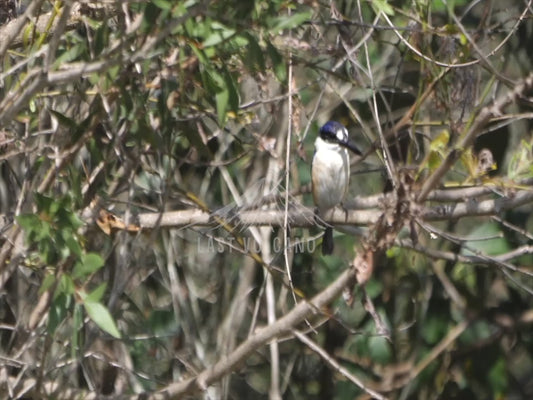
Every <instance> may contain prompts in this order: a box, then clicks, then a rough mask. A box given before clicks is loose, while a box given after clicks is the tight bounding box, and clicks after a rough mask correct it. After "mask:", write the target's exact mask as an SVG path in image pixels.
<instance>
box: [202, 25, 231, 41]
mask: <svg viewBox="0 0 533 400" xmlns="http://www.w3.org/2000/svg"><path fill="white" fill-rule="evenodd" d="M211 28H212V29H213V32H211V33H210V34H209V35H208V36H207V37H206V38H205V40H204V42H203V46H204V47H210V46H216V45H217V44H219V43H221V42H223V41H225V40H226V39H228V38H230V37H232V36H233V35H235V32H236V31H235V29H231V28H228V27H226V26H224V25H222V24H221V23H218V22H213V24H211Z"/></svg>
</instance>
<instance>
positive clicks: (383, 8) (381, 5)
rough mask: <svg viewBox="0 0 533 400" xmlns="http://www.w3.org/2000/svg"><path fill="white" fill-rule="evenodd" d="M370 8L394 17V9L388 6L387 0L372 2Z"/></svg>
mask: <svg viewBox="0 0 533 400" xmlns="http://www.w3.org/2000/svg"><path fill="white" fill-rule="evenodd" d="M372 6H373V7H374V9H375V10H376V11H378V12H382V13H384V14H387V15H394V9H393V8H392V7H391V6H390V5H389V3H388V2H387V0H372Z"/></svg>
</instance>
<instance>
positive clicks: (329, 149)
mask: <svg viewBox="0 0 533 400" xmlns="http://www.w3.org/2000/svg"><path fill="white" fill-rule="evenodd" d="M349 175H350V164H349V158H348V152H347V151H346V149H345V148H343V147H341V146H339V145H338V144H335V143H328V142H325V141H324V140H322V139H321V138H320V137H319V138H317V139H316V141H315V155H314V157H313V164H312V167H311V177H312V181H313V198H314V201H315V204H316V206H317V207H318V209H319V210H320V211H326V210H328V209H330V208H333V207H335V206H336V205H338V204H339V203H341V202H342V200H343V199H344V196H345V194H346V190H347V188H348V179H349Z"/></svg>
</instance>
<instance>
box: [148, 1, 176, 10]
mask: <svg viewBox="0 0 533 400" xmlns="http://www.w3.org/2000/svg"><path fill="white" fill-rule="evenodd" d="M152 2H153V3H154V4H155V5H156V6H157V7H159V8H160V9H162V10H170V9H171V8H172V2H171V1H169V0H153V1H152Z"/></svg>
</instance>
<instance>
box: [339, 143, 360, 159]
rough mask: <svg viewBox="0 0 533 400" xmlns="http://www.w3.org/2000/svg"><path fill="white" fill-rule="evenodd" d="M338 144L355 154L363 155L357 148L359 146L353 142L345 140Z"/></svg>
mask: <svg viewBox="0 0 533 400" xmlns="http://www.w3.org/2000/svg"><path fill="white" fill-rule="evenodd" d="M339 144H340V145H341V146H343V147H346V148H347V149H348V150H350V151H351V152H352V153H354V154H357V155H358V156H362V155H363V153H362V152H361V150H359V148H358V147H357V146H356V145H355V143H353V142H350V141H346V142H340V143H339Z"/></svg>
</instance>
